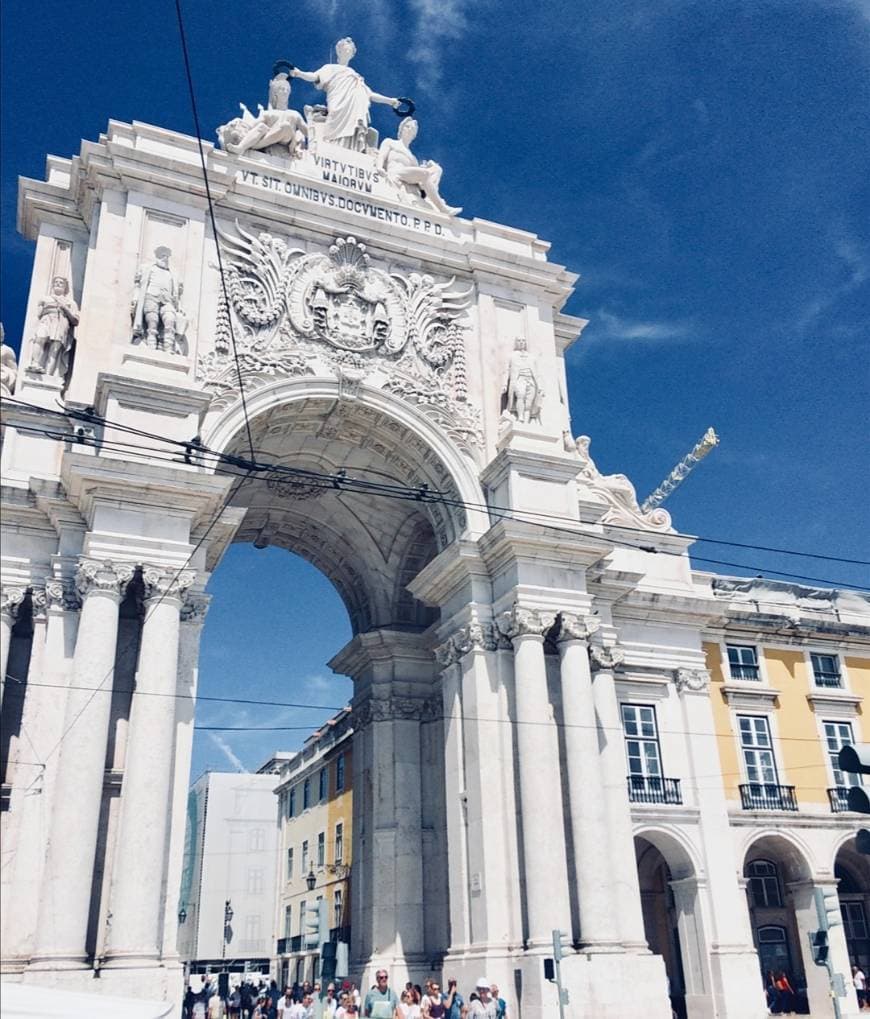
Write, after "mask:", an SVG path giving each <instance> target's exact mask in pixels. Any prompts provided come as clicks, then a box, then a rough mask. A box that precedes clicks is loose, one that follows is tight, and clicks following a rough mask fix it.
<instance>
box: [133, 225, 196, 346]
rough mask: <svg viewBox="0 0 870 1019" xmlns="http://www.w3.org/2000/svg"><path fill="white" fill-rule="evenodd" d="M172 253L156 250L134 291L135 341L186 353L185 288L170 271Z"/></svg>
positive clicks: (140, 274)
mask: <svg viewBox="0 0 870 1019" xmlns="http://www.w3.org/2000/svg"><path fill="white" fill-rule="evenodd" d="M171 256H172V250H171V249H170V248H167V247H165V246H163V245H161V246H160V247H158V248H155V249H154V261H153V262H152V263H150V264H148V265H145V266H142V267H141V268H140V269H139V270H138V272H137V273H136V277H135V289H134V291H133V306H132V312H133V338H134V340H139V341H141V342H142V343H144V344H145V346H146V347H149V348H150V349H151V350H166V351H168V352H169V353H170V354H183V353H184V333H185V330H186V326H187V322H186V319H185V317H184V313H183V312H182V311H181V295H182V292H183V290H184V284H183V283H181V282H180V281H179V280H178V279H176V277H175V274H174V273H173V272H172V270H171V269H170V268H169V259H170V258H171Z"/></svg>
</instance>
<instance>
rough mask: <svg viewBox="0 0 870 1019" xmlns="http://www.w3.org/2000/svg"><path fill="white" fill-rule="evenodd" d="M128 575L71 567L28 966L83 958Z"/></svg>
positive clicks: (91, 565)
mask: <svg viewBox="0 0 870 1019" xmlns="http://www.w3.org/2000/svg"><path fill="white" fill-rule="evenodd" d="M132 578H133V567H132V566H128V565H126V564H122V565H116V564H114V563H112V562H109V561H108V560H103V561H101V560H96V559H81V560H80V561H79V566H78V570H77V572H76V587H77V589H78V592H79V594H80V596H81V598H82V608H81V614H80V618H79V629H78V636H77V639H76V649H75V656H74V658H73V668H72V680H71V683H70V691H69V694H68V696H67V702H66V711H65V714H64V726H63V731H62V733H61V741H60V744H59V746H58V752H59V755H60V757H59V761H58V768H57V784H56V790H55V799H54V804H53V810H52V817H51V826H50V831H49V837H48V848H47V853H46V861H45V873H44V878H43V882H42V888H41V889H40V901H39V922H38V924H37V932H36V946H35V950H34V954H33V958H32V961H31V968H33V969H60V968H67V969H77V968H79V967H81V966H83V965H84V964H85V961H86V952H85V939H86V935H87V927H88V914H89V912H90V905H91V878H92V874H93V867H94V856H95V853H96V848H97V835H98V831H99V823H100V807H101V804H102V795H103V776H104V772H105V765H106V744H107V739H108V729H109V714H110V709H111V701H112V698H111V690H112V679H113V674H114V669H115V652H116V644H117V636H118V608H119V606H120V603H121V599H122V597H123V596H124V592H125V590H126V587H127V584H128V583H129V582H130V580H132Z"/></svg>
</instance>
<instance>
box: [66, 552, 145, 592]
mask: <svg viewBox="0 0 870 1019" xmlns="http://www.w3.org/2000/svg"><path fill="white" fill-rule="evenodd" d="M135 572H136V571H135V569H134V567H133V566H131V565H129V564H128V563H113V562H112V561H111V560H110V559H80V560H79V564H78V567H77V569H76V579H75V585H76V591H77V592H78V594H79V596H80V597H81V598H82V599H83V600H84V598H86V597H87V595H88V594H90V593H91V592H92V591H93V592H99V593H105V594H112V595H115V596H116V597H118V598H123V597H124V594H125V593H126V590H127V585H128V584H129V583H130V581H131V580H132V579H133V575H134V574H135Z"/></svg>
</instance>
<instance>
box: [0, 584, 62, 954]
mask: <svg viewBox="0 0 870 1019" xmlns="http://www.w3.org/2000/svg"><path fill="white" fill-rule="evenodd" d="M33 603H34V629H35V631H37V632H38V631H39V630H40V629H41V628H42V626H44V628H45V632H44V635H43V639H42V640H41V641H38V640H37V632H35V633H34V654H33V655H31V660H30V671H29V673H28V677H27V678H28V687H27V691H26V695H25V699H24V712H23V715H22V718H21V727H22V730H23V731H25V732H27V733H28V736H29V739H30V740H31V742H32V746H29V747H28V751H27V756H28V757H29V758H30V759H32V760H33V761H34V762H38V763H36V765H35V766H32V767H27V768H22V766H21V765H20V763H19V764H17V765H16V785H17V788H16V789H13V792H12V810H13V812H15V811H17V812H19V814H20V822H19V828H18V838H17V841H16V845H15V855H14V857H13V860H12V862H11V867H10V869H11V872H12V874H11V881H10V883H9V892H8V897H7V898H6V899H5V900H4V902H3V920H4V923H3V955H4V958H16V959H20V960H24V961H26V960H27V959H28V958H29V957H30V954H31V952H32V950H33V942H34V933H35V930H36V922H37V918H38V914H39V889H40V884H41V881H42V871H43V862H44V860H43V857H44V853H45V841H46V830H45V825H46V823H47V819H48V818H49V817H50V816H51V809H52V803H53V801H54V789H55V776H56V774H57V763H58V755H57V754H54V755H52V753H51V751H52V750H53V749H54V748H55V747H56V746H57V742H58V740H59V739H60V737H61V733H62V732H63V721H64V704H65V698H66V691H65V689H64V687H65V685H66V682H67V680H68V678H69V664H70V662H69V655H70V654H71V650H72V648H73V647H74V646H75V628H76V624H77V622H78V608H79V600H78V597H77V596H76V593H75V590H74V589H73V587H72V584H71V583H65V582H63V581H61V580H57V579H51V580H48V581H46V584H45V589H44V591H36V592H34V595H33ZM68 649H69V650H68ZM31 677H34V682H33V683H31V682H30V680H31ZM43 762H44V763H43Z"/></svg>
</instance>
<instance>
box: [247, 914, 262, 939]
mask: <svg viewBox="0 0 870 1019" xmlns="http://www.w3.org/2000/svg"><path fill="white" fill-rule="evenodd" d="M260 923H261V917H260V914H259V913H249V914H248V915H247V916H246V917H245V941H247V942H252V941H259V939H260Z"/></svg>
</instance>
